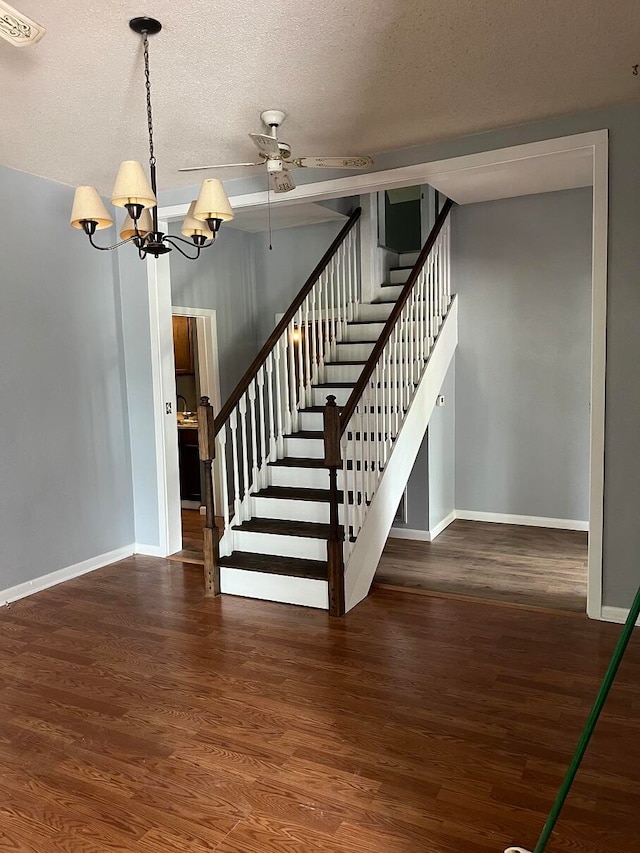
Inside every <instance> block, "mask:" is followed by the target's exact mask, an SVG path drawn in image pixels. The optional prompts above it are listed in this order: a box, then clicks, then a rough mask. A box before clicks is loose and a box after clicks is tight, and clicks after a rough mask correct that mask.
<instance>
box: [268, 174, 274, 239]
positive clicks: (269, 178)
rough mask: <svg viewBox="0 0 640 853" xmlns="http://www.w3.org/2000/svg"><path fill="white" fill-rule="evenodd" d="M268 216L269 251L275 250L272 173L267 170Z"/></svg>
mask: <svg viewBox="0 0 640 853" xmlns="http://www.w3.org/2000/svg"><path fill="white" fill-rule="evenodd" d="M267 218H268V220H269V251H270V252H272V251H273V246H272V245H271V243H272V234H271V175H270V174H269V173H268V172H267Z"/></svg>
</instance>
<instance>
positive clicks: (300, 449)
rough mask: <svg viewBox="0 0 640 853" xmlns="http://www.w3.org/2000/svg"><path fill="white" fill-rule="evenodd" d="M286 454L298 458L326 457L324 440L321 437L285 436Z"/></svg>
mask: <svg viewBox="0 0 640 853" xmlns="http://www.w3.org/2000/svg"><path fill="white" fill-rule="evenodd" d="M284 455H285V456H295V457H296V459H324V441H322V439H319V438H285V440H284Z"/></svg>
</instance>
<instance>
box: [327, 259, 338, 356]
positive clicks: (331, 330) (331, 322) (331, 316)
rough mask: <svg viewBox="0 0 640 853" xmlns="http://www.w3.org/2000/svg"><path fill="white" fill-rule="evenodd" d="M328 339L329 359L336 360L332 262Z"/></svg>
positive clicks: (332, 269)
mask: <svg viewBox="0 0 640 853" xmlns="http://www.w3.org/2000/svg"><path fill="white" fill-rule="evenodd" d="M328 290H329V340H330V342H331V343H330V352H331V360H332V361H336V360H337V359H336V344H337V340H336V270H335V266H334V265H333V264H330V270H329V287H328Z"/></svg>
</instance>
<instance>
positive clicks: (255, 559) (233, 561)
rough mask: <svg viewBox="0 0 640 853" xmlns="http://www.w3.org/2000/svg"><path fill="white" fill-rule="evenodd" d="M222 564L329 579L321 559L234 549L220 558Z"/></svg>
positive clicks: (325, 565)
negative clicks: (226, 555) (305, 558)
mask: <svg viewBox="0 0 640 853" xmlns="http://www.w3.org/2000/svg"><path fill="white" fill-rule="evenodd" d="M220 565H221V566H228V567H230V568H234V569H245V570H246V571H249V572H265V573H267V574H271V575H290V576H292V577H296V578H311V579H312V580H326V579H327V564H326V563H325V562H324V561H320V560H303V559H300V558H299V557H282V556H280V555H278V556H276V555H275V554H253V553H250V552H249V551H234V552H233V553H232V554H230V555H229V556H228V557H221V558H220Z"/></svg>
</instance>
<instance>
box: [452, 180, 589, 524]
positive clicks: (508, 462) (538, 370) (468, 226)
mask: <svg viewBox="0 0 640 853" xmlns="http://www.w3.org/2000/svg"><path fill="white" fill-rule="evenodd" d="M591 218H592V211H591V190H590V189H579V190H568V191H566V192H555V193H545V194H544V195H535V196H525V197H522V198H512V199H503V200H501V201H494V202H487V203H483V204H472V205H465V206H463V207H459V208H456V209H455V211H454V214H453V222H452V229H453V230H452V287H453V289H454V290H455V291H457V292H458V294H459V296H460V313H459V344H458V351H457V354H456V358H457V372H456V508H457V509H461V510H473V511H476V512H494V513H509V514H513V515H531V516H543V517H550V518H561V519H575V520H578V521H587V520H588V518H589V385H590V338H591V329H590V324H591Z"/></svg>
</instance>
